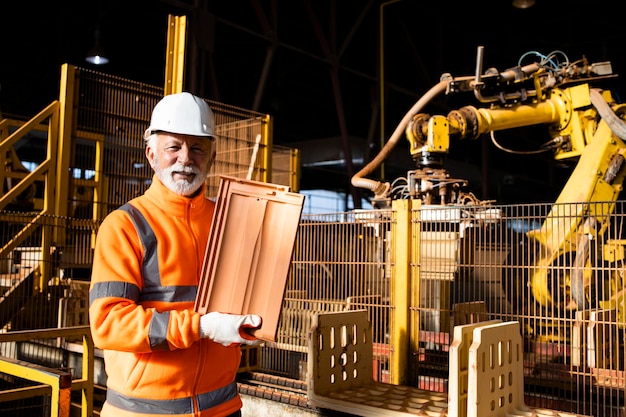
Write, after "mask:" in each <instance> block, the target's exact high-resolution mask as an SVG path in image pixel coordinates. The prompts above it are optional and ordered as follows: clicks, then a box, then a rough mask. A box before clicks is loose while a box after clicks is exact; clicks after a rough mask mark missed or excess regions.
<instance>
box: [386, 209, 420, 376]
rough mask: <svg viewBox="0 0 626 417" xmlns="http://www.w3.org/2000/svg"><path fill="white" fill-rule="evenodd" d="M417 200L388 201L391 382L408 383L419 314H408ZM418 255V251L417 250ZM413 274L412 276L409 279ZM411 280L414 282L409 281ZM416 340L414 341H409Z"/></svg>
mask: <svg viewBox="0 0 626 417" xmlns="http://www.w3.org/2000/svg"><path fill="white" fill-rule="evenodd" d="M419 203H420V202H419V201H418V200H395V201H392V203H391V205H392V209H393V212H394V214H395V221H394V222H392V226H391V236H392V237H391V239H392V248H391V257H392V260H391V302H392V305H393V308H392V310H391V313H390V318H391V323H390V326H391V332H390V334H391V338H390V348H391V349H390V351H391V355H390V364H389V370H390V381H391V383H393V384H400V385H408V382H409V381H408V379H409V366H408V361H409V357H410V350H409V346H410V343H411V340H412V339H414V338H412V337H411V329H412V328H413V329H416V330H415V331H416V332H418V333H417V334H419V314H416V315H414V316H411V315H410V307H411V305H412V304H411V301H412V300H415V299H417V300H419V266H418V265H419V264H418V263H417V262H416V260H415V259H414V258H415V255H416V254H415V252H414V251H415V250H417V249H414V245H417V248H419V241H416V242H414V241H413V233H412V212H413V209H414V207H418V205H419ZM417 255H419V254H417ZM412 277H414V279H412ZM413 281H415V283H413ZM413 343H417V342H413Z"/></svg>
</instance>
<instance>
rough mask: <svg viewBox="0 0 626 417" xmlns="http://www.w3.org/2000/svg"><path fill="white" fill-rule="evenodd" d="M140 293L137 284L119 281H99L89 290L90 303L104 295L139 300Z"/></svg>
mask: <svg viewBox="0 0 626 417" xmlns="http://www.w3.org/2000/svg"><path fill="white" fill-rule="evenodd" d="M139 294H140V292H139V287H137V286H136V285H135V284H130V283H128V282H119V281H109V282H97V283H95V284H94V285H93V288H92V289H91V290H90V291H89V305H90V306H91V303H93V302H94V301H95V300H96V299H98V298H103V297H120V298H126V299H128V300H131V301H134V302H137V301H138V300H139Z"/></svg>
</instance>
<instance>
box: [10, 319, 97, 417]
mask: <svg viewBox="0 0 626 417" xmlns="http://www.w3.org/2000/svg"><path fill="white" fill-rule="evenodd" d="M75 337H80V338H82V367H81V368H82V369H81V377H80V378H77V379H72V380H71V384H69V381H68V378H69V379H71V374H70V373H69V372H66V371H65V370H58V369H51V368H49V367H43V366H40V365H37V364H31V363H28V362H24V361H20V360H16V359H15V358H6V357H3V356H0V373H4V374H8V375H13V376H16V377H19V378H22V379H25V380H29V381H33V382H38V383H40V384H44V385H45V386H43V387H42V386H41V385H38V386H34V387H29V388H26V389H22V390H17V391H16V390H9V391H0V403H2V402H6V401H11V400H15V399H19V398H32V397H34V396H40V395H44V394H47V393H51V406H50V409H51V410H50V411H51V413H50V416H51V417H68V416H69V413H70V391H77V390H80V391H81V394H82V395H81V410H80V411H81V414H80V415H81V417H91V416H92V414H93V390H94V371H93V364H94V345H93V340H92V339H91V332H90V330H89V326H75V327H66V328H63V329H37V330H24V331H15V332H10V333H0V344H2V343H9V342H12V343H17V342H33V341H36V340H40V339H57V340H61V341H62V340H64V339H65V338H75ZM68 384H69V386H68ZM47 387H49V388H47ZM68 389H69V390H68Z"/></svg>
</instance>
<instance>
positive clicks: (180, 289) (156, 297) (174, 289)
mask: <svg viewBox="0 0 626 417" xmlns="http://www.w3.org/2000/svg"><path fill="white" fill-rule="evenodd" d="M197 292H198V287H197V286H196V285H187V286H185V285H177V286H169V287H146V288H144V289H143V291H142V292H141V295H140V299H141V301H166V302H170V303H171V302H182V301H195V300H196V293H197Z"/></svg>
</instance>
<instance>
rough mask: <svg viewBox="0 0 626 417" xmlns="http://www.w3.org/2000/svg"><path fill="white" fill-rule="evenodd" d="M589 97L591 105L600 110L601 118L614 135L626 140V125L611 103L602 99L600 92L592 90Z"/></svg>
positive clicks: (595, 89)
mask: <svg viewBox="0 0 626 417" xmlns="http://www.w3.org/2000/svg"><path fill="white" fill-rule="evenodd" d="M589 96H590V98H591V104H593V106H594V107H595V108H596V110H598V113H599V114H600V117H602V119H603V120H604V121H605V122H606V124H607V125H609V127H610V128H611V130H612V131H613V133H615V134H616V135H617V136H619V137H620V138H621V139H622V140H626V123H624V121H623V120H622V119H620V118H619V116H618V115H616V114H615V112H614V111H613V109H611V106H609V103H607V102H606V100H605V99H604V97H602V93H601V92H600V90H598V89H597V88H592V89H591V91H590V92H589Z"/></svg>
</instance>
